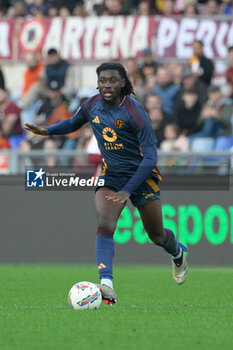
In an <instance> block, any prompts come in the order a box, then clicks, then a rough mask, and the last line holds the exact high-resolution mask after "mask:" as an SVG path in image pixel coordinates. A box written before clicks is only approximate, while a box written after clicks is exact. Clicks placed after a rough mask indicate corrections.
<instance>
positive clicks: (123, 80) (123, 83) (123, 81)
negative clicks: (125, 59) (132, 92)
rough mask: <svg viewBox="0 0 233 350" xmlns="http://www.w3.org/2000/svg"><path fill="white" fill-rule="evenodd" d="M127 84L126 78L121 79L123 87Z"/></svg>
mask: <svg viewBox="0 0 233 350" xmlns="http://www.w3.org/2000/svg"><path fill="white" fill-rule="evenodd" d="M124 86H125V78H122V79H121V87H122V88H123V87H124Z"/></svg>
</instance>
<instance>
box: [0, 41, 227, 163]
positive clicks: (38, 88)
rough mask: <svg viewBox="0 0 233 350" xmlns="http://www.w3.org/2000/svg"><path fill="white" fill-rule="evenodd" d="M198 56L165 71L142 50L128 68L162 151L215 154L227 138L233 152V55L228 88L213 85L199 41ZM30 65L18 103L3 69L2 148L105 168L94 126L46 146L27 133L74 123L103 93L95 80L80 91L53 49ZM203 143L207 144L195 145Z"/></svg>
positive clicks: (30, 59) (30, 58)
mask: <svg viewBox="0 0 233 350" xmlns="http://www.w3.org/2000/svg"><path fill="white" fill-rule="evenodd" d="M192 49H193V54H192V57H190V59H189V61H187V63H186V64H185V65H181V64H178V63H169V64H161V63H159V62H157V61H156V60H155V59H154V57H153V55H152V52H151V49H150V48H147V49H145V50H142V51H141V57H140V58H138V59H136V58H128V59H126V60H125V61H123V62H122V63H123V64H124V66H125V68H126V70H127V72H128V76H129V78H130V80H131V81H132V83H133V86H134V90H135V96H133V97H134V98H135V99H137V100H138V101H139V102H140V103H142V104H143V105H144V106H145V109H146V110H147V112H148V114H149V117H150V119H151V122H152V127H153V129H154V132H155V135H156V137H157V140H158V144H157V146H158V148H159V149H161V150H163V151H174V150H175V151H177V150H178V151H186V150H189V149H191V150H194V151H195V150H197V149H196V148H195V147H197V148H198V150H202V151H211V150H213V149H214V148H213V147H214V144H216V142H217V141H218V140H224V138H225V141H224V142H225V146H224V147H225V148H224V147H223V146H221V147H223V149H230V148H231V147H232V146H233V47H229V48H228V68H227V70H226V73H225V84H224V85H222V86H218V85H215V84H213V77H214V64H213V62H212V61H211V60H210V59H208V58H207V57H205V55H204V48H203V43H202V41H198V40H195V41H194V42H193V43H192ZM25 63H26V69H25V71H24V74H23V81H22V92H21V94H20V96H19V98H12V96H13V95H14V94H12V92H11V91H8V90H7V82H6V81H5V79H4V71H3V69H2V70H1V69H0V148H1V149H7V148H8V149H20V150H22V151H29V150H34V149H42V150H44V151H45V152H48V151H51V152H52V151H54V150H57V149H63V150H74V149H76V150H82V151H87V152H88V153H89V154H90V157H91V158H90V161H91V162H92V163H95V162H97V163H98V162H99V156H98V147H97V145H96V142H95V139H94V138H93V134H92V130H91V127H90V126H89V124H86V125H84V126H83V127H82V128H81V129H80V130H78V131H77V132H74V133H72V134H70V135H65V136H51V137H47V138H44V137H43V136H39V135H34V134H32V133H30V132H29V133H26V132H25V131H24V129H23V125H24V123H25V122H28V123H34V124H36V125H40V126H45V125H51V124H54V123H57V122H59V121H62V120H64V119H66V118H69V117H71V116H72V114H73V113H74V112H75V111H76V110H77V108H78V107H79V106H80V105H81V104H82V103H83V102H84V101H85V100H86V99H87V98H89V97H90V96H92V95H94V94H96V93H98V91H97V90H96V85H95V81H96V76H95V77H93V82H94V83H93V84H94V85H93V89H80V90H79V91H76V90H75V87H74V69H75V63H74V64H72V63H70V62H67V61H65V60H64V59H62V58H61V56H60V54H59V52H58V51H57V50H56V49H55V48H51V49H49V50H48V52H47V56H46V59H43V60H42V59H41V56H40V55H39V54H37V53H26V54H25ZM197 139H198V140H200V139H202V140H203V139H204V140H206V141H208V142H204V143H200V142H198V143H196V142H195V140H197ZM210 140H212V141H211V142H210ZM219 142H220V141H219ZM221 142H223V141H221ZM221 142H220V144H221ZM195 144H196V146H195V147H194V145H195ZM226 144H227V145H226ZM221 145H222V144H221ZM200 147H202V149H200ZM95 154H96V157H95V156H93V155H95ZM80 159H81V158H79V160H72V159H69V158H67V157H60V159H59V163H60V164H62V165H69V164H70V163H71V162H73V163H74V164H76V165H79V164H80V162H82V160H80ZM47 162H48V165H50V166H55V165H56V163H57V162H58V159H57V158H55V157H48V158H47Z"/></svg>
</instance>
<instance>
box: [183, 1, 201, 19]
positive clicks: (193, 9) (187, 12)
mask: <svg viewBox="0 0 233 350" xmlns="http://www.w3.org/2000/svg"><path fill="white" fill-rule="evenodd" d="M197 15H199V10H198V7H197V2H196V1H195V0H189V1H187V2H186V3H185V6H184V11H183V16H185V17H195V16H197Z"/></svg>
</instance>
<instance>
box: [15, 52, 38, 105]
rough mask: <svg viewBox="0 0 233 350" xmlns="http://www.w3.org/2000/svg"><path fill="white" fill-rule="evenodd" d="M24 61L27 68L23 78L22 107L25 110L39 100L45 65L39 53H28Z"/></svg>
mask: <svg viewBox="0 0 233 350" xmlns="http://www.w3.org/2000/svg"><path fill="white" fill-rule="evenodd" d="M24 61H25V63H26V65H27V68H26V70H25V72H24V77H23V89H22V96H21V101H20V107H21V108H23V109H25V108H28V107H29V105H30V104H31V103H32V102H33V101H35V99H36V98H38V95H39V93H40V92H41V89H42V86H43V84H42V80H41V74H42V71H43V64H42V62H41V59H40V55H39V54H38V53H30V52H28V53H26V54H25V55H24Z"/></svg>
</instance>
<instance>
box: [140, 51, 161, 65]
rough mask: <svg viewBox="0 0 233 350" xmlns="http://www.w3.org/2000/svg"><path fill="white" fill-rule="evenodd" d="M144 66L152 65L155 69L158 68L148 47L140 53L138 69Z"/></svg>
mask: <svg viewBox="0 0 233 350" xmlns="http://www.w3.org/2000/svg"><path fill="white" fill-rule="evenodd" d="M145 64H152V65H153V66H154V67H155V69H157V68H158V66H159V64H158V63H157V62H156V61H155V60H154V57H153V53H152V50H151V48H150V47H146V48H145V49H143V50H141V52H140V67H143V66H144V65H145Z"/></svg>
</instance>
